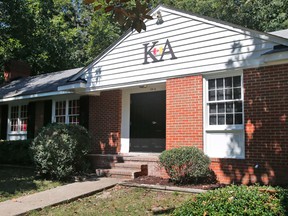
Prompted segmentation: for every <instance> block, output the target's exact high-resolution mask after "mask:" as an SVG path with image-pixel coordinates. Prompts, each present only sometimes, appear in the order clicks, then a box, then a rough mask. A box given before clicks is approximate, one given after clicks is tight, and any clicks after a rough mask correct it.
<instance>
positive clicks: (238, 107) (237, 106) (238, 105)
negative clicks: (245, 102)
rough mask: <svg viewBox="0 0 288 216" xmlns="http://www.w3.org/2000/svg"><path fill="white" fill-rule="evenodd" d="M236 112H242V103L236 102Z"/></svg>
mask: <svg viewBox="0 0 288 216" xmlns="http://www.w3.org/2000/svg"><path fill="white" fill-rule="evenodd" d="M235 112H242V102H235Z"/></svg>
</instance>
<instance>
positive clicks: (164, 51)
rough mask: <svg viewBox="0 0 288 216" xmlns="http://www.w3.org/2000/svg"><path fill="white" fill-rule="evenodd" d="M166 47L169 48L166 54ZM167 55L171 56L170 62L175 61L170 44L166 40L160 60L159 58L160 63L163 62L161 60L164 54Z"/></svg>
mask: <svg viewBox="0 0 288 216" xmlns="http://www.w3.org/2000/svg"><path fill="white" fill-rule="evenodd" d="M167 47H168V48H169V51H167V52H166V49H167ZM169 53H170V54H171V58H170V59H171V60H172V59H177V57H176V56H175V54H174V52H173V49H172V47H171V44H170V42H169V40H168V39H167V41H166V43H165V46H164V49H163V52H162V55H161V58H160V61H164V60H163V57H164V55H165V54H169Z"/></svg>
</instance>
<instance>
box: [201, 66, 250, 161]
mask: <svg viewBox="0 0 288 216" xmlns="http://www.w3.org/2000/svg"><path fill="white" fill-rule="evenodd" d="M235 73H236V72H235ZM241 73H242V72H237V75H234V76H221V77H220V76H218V75H216V76H215V75H212V76H210V77H209V76H208V77H207V78H206V79H205V82H204V83H205V85H204V91H205V95H206V97H205V98H206V99H205V137H204V145H205V146H204V149H205V153H206V154H207V155H208V156H209V157H212V158H238V159H243V158H245V140H244V118H243V117H244V109H243V103H244V102H243V101H244V100H243V98H244V96H243V83H242V75H240V74H241Z"/></svg>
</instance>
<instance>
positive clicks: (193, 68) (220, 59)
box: [83, 8, 277, 90]
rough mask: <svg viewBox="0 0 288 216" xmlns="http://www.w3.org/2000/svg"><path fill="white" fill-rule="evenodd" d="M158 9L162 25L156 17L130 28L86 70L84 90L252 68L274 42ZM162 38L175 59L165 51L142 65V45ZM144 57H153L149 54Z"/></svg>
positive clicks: (231, 28) (162, 44) (257, 35)
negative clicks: (141, 29) (143, 29)
mask: <svg viewBox="0 0 288 216" xmlns="http://www.w3.org/2000/svg"><path fill="white" fill-rule="evenodd" d="M160 9H161V8H160ZM161 13H162V15H163V20H164V23H163V24H161V25H156V20H155V19H154V20H149V21H147V23H146V25H147V31H146V32H141V33H137V32H133V33H131V34H130V35H128V36H127V37H126V38H125V39H124V40H123V41H121V42H120V43H118V44H117V46H115V47H114V48H112V49H111V50H110V51H109V52H108V53H107V54H106V55H105V56H103V57H102V58H101V59H100V60H99V61H97V62H95V63H94V65H92V66H91V67H90V68H88V69H87V71H86V73H85V74H84V75H83V78H85V79H86V80H87V88H88V90H89V89H90V88H91V90H95V88H96V89H99V90H101V89H107V88H109V87H112V86H113V87H117V86H123V85H126V84H127V85H129V84H131V83H141V82H145V81H157V80H165V79H168V78H172V77H177V76H183V75H190V74H191V75H192V74H196V73H206V72H211V71H218V70H219V71H225V70H227V69H234V68H245V67H248V66H254V67H255V66H259V65H260V64H261V59H260V58H261V55H262V54H263V53H265V52H267V51H268V50H271V49H272V48H273V46H274V45H275V44H277V43H274V42H271V41H269V40H268V39H269V37H268V36H265V35H260V34H257V33H255V32H248V31H244V30H241V29H239V28H238V29H237V28H234V27H231V26H228V25H227V26H225V25H224V24H219V25H217V23H216V24H215V23H214V22H211V21H205V20H203V19H202V18H201V19H200V18H198V17H193V16H190V15H185V16H183V15H182V14H181V13H178V14H177V13H172V12H171V11H170V10H169V9H166V8H162V9H161ZM167 39H168V40H169V41H170V43H171V46H172V48H173V51H174V53H175V56H176V57H177V59H173V60H170V58H171V55H170V54H166V55H164V58H163V59H164V61H162V62H155V63H150V64H143V63H144V46H143V44H145V43H149V46H148V47H151V45H152V42H154V41H159V42H158V43H157V45H156V46H155V47H156V48H159V47H160V46H162V47H164V44H165V42H166V40H167ZM148 49H149V48H148ZM157 58H158V59H159V58H160V56H159V55H158V56H157ZM148 61H149V62H151V61H152V60H151V58H150V57H148Z"/></svg>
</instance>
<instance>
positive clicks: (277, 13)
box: [154, 0, 288, 32]
mask: <svg viewBox="0 0 288 216" xmlns="http://www.w3.org/2000/svg"><path fill="white" fill-rule="evenodd" d="M154 2H155V1H154ZM162 3H163V4H166V5H170V6H173V7H176V8H178V9H183V10H186V11H190V12H193V13H196V14H200V15H204V16H208V17H213V18H216V19H219V20H223V21H227V22H231V23H234V24H238V25H240V26H244V27H247V28H251V29H254V30H259V31H264V32H270V31H276V30H280V29H286V28H288V13H287V11H288V0H221V1H219V0H205V1H203V0H193V1H190V0H178V1H172V0H163V1H162Z"/></svg>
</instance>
